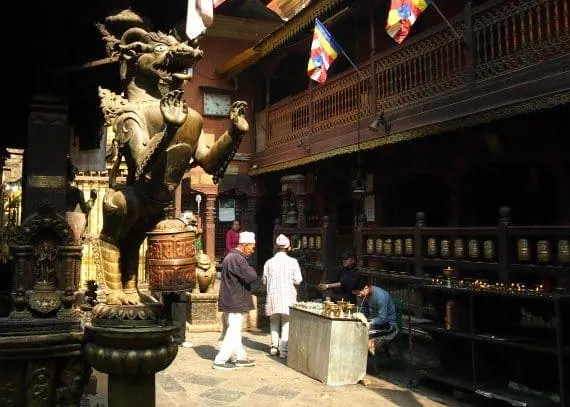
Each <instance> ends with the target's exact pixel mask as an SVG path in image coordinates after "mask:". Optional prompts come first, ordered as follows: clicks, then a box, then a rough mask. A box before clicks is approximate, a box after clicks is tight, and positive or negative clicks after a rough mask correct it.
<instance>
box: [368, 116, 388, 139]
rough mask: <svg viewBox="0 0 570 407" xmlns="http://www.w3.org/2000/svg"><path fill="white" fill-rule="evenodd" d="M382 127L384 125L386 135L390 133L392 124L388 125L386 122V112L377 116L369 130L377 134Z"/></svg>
mask: <svg viewBox="0 0 570 407" xmlns="http://www.w3.org/2000/svg"><path fill="white" fill-rule="evenodd" d="M380 125H382V126H383V127H384V132H385V133H386V134H388V133H389V132H390V127H391V126H390V123H388V120H386V118H385V117H384V112H382V113H381V114H380V115H378V116H376V117H375V118H374V120H373V121H372V123H370V125H369V126H368V128H369V129H370V130H371V131H373V132H375V133H376V132H378V129H379V127H380Z"/></svg>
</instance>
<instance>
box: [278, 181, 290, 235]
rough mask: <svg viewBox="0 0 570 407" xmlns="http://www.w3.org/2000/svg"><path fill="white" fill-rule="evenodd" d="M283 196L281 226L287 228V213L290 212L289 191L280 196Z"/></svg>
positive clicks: (282, 192)
mask: <svg viewBox="0 0 570 407" xmlns="http://www.w3.org/2000/svg"><path fill="white" fill-rule="evenodd" d="M279 195H280V196H281V226H282V227H283V226H285V221H286V220H287V211H288V210H289V194H288V193H287V190H285V191H281V193H280V194H279Z"/></svg>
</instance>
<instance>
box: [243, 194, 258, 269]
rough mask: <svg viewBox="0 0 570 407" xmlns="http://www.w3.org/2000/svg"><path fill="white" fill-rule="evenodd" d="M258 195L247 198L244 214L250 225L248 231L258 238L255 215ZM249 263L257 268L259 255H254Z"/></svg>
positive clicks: (247, 223) (246, 222) (246, 221)
mask: <svg viewBox="0 0 570 407" xmlns="http://www.w3.org/2000/svg"><path fill="white" fill-rule="evenodd" d="M257 201H258V197H257V195H248V197H247V205H246V207H245V213H244V216H243V217H244V221H245V224H246V225H248V227H247V230H248V231H250V232H253V233H255V234H256V236H257V225H256V222H255V215H256V213H257ZM249 263H250V264H251V266H252V267H254V268H256V266H257V254H256V253H254V254H253V255H252V256H250V257H249Z"/></svg>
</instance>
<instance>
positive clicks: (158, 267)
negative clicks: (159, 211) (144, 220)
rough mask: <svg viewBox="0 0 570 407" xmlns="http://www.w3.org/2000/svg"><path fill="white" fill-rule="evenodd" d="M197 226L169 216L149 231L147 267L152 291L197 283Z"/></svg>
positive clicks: (177, 289)
mask: <svg viewBox="0 0 570 407" xmlns="http://www.w3.org/2000/svg"><path fill="white" fill-rule="evenodd" d="M195 237H196V232H195V229H193V228H192V227H191V226H189V225H186V224H185V223H184V222H183V221H181V220H180V219H165V220H162V221H161V222H159V223H158V225H156V227H155V228H154V229H153V230H152V231H150V232H149V233H148V239H147V251H146V269H147V272H148V286H149V287H148V288H149V290H151V291H169V292H176V291H189V290H192V288H193V287H194V286H195V284H196V246H195V245H194V240H195Z"/></svg>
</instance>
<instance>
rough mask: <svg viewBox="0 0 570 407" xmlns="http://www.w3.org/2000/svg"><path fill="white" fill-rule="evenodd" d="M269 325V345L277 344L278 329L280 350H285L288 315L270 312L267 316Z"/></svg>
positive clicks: (287, 339)
mask: <svg viewBox="0 0 570 407" xmlns="http://www.w3.org/2000/svg"><path fill="white" fill-rule="evenodd" d="M269 321H270V327H271V346H275V347H276V348H277V347H278V345H279V331H281V349H280V350H281V352H287V342H289V315H287V314H279V313H278V314H272V315H271V316H270V317H269Z"/></svg>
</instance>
